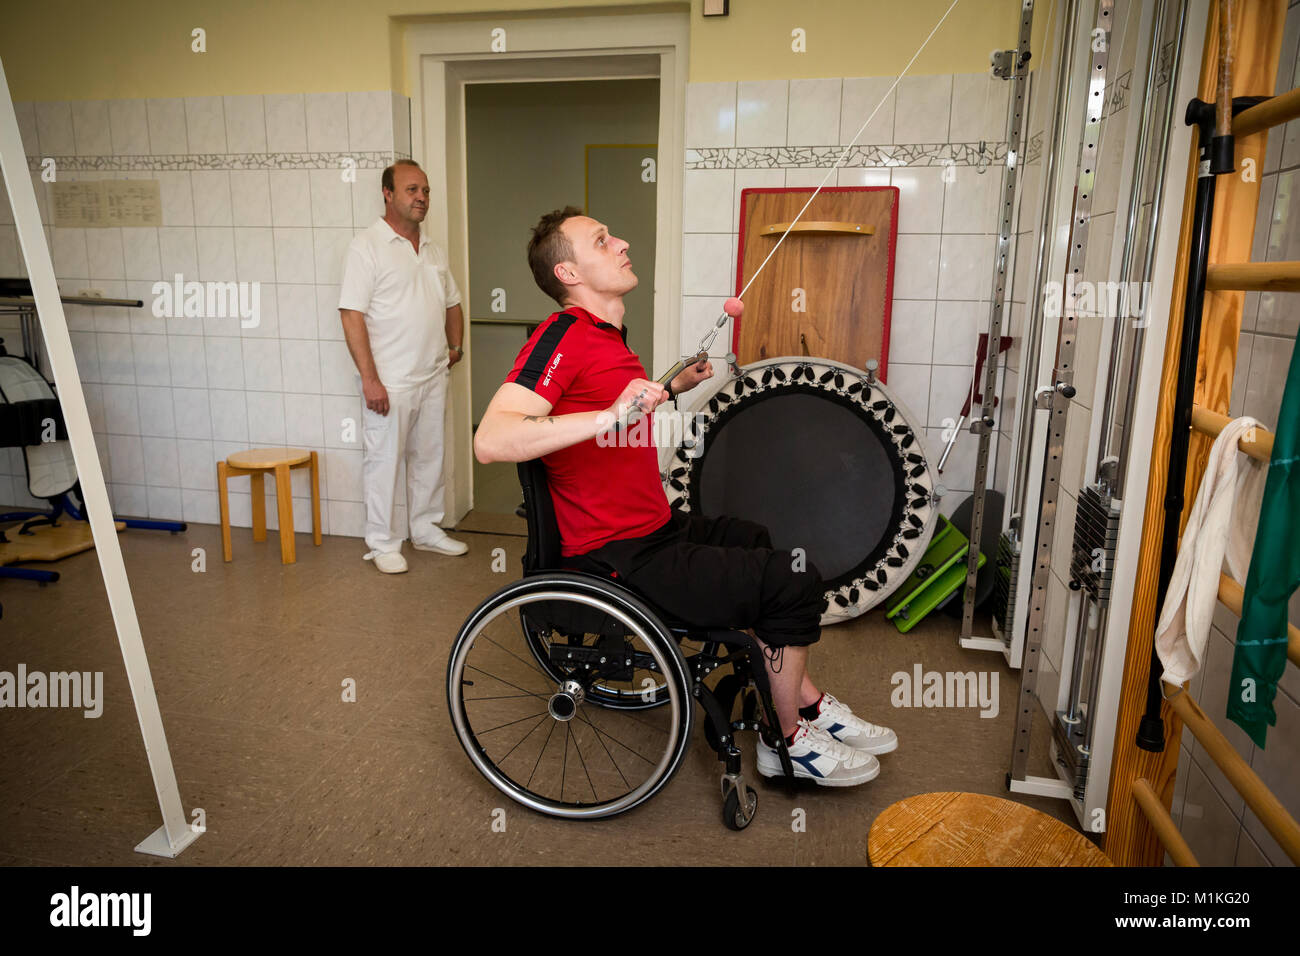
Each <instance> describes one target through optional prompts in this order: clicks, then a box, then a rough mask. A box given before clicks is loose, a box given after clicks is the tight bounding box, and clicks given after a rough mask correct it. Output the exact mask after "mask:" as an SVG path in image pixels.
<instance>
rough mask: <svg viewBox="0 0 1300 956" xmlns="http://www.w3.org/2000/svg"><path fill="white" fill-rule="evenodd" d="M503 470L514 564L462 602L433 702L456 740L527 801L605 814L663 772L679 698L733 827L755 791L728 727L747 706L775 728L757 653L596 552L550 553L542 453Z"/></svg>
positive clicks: (554, 545) (552, 539)
mask: <svg viewBox="0 0 1300 956" xmlns="http://www.w3.org/2000/svg"><path fill="white" fill-rule="evenodd" d="M518 467H519V482H520V485H522V487H523V493H524V505H525V509H526V511H527V521H528V543H527V547H526V550H525V553H524V559H523V569H524V577H523V579H522V580H519V581H516V582H515V583H513V584H510V585H507V586H506V587H504V588H502V589H500V590H499V591H497V592H496V593H495V594H493V595H491V596H490V597H488V598H487V599H486V600H485V601H483V603H482V604H480V605H479V606H478V608H476V609H475V610H474V612H473V613H472V614H470V616H469V617H468V618H467V619H466V621H465V623H464V624H463V625H462V626H461V629H460V632H459V633H458V635H457V637H456V640H455V643H454V644H453V646H452V650H451V656H450V660H449V662H448V666H447V704H448V708H449V710H450V712H451V721H452V725H453V726H454V727H455V729H456V736H457V738H458V739H459V740H460V743H461V746H462V747H464V749H465V753H466V754H467V755H468V756H469V759H470V760H471V761H472V762H473V764H474V766H475V767H477V768H478V770H479V771H480V772H481V773H482V774H483V775H484V776H485V777H486V778H487V779H488V780H489V781H490V782H491V783H492V784H493V786H495V787H496V788H497V789H498V790H500V791H501V792H502V793H503V794H505V795H506V796H507V797H509V798H511V799H512V800H514V801H516V802H517V803H520V804H522V805H523V806H526V807H528V808H530V809H532V810H535V811H537V812H539V813H544V814H547V815H549V816H553V817H560V818H564V819H570V820H594V819H600V818H604V817H612V816H615V815H617V814H620V813H626V812H627V811H629V810H632V809H633V808H635V807H637V806H639V805H641V804H643V803H645V802H646V801H647V800H649V799H650V798H651V797H653V796H654V795H655V794H656V793H658V792H659V791H661V790H662V789H663V788H664V787H665V786H667V785H668V782H669V781H670V780H671V779H672V777H673V775H674V774H675V773H676V772H677V770H678V768H679V767H680V766H681V764H682V761H683V760H684V759H685V756H686V753H687V749H688V747H689V744H690V740H691V734H692V731H693V729H694V720H693V717H694V708H693V707H692V706H691V700H692V699H694V700H695V701H696V702H697V703H698V704H699V705H700V708H701V710H702V712H703V718H704V725H703V730H704V736H705V739H706V740H707V742H708V744H709V746H710V747H711V748H712V749H713V750H714V752H715V753H716V754H717V755H718V760H719V761H720V762H721V763H722V764H723V771H722V774H721V780H720V784H721V799H722V821H723V823H724V824H725V825H726V826H727V827H728V828H729V829H732V830H743V829H744V828H745V827H747V826H748V825H749V824H750V822H751V821H752V820H753V819H754V815H755V813H756V812H757V810H758V793H757V791H756V790H754V788H753V787H751V786H750V785H749V783H748V781H747V780H746V778H745V775H744V772H743V769H742V761H741V753H740V749H739V747H737V745H736V733H737V732H738V731H742V730H753V731H756V730H758V729H759V715H760V714H761V715H762V719H763V720H765V721H766V722H767V724H768V725H769V726H771V727H779V726H780V722H779V721H778V719H777V716H776V709H775V707H774V706H773V703H772V695H771V688H770V686H769V683H768V674H767V670H766V668H765V667H764V666H763V656H762V652H761V650H760V649H759V647H758V646H757V645H756V644H755V642H754V641H753V639H752V638H751V637H750V636H749V635H748V634H746V633H745V632H744V631H740V630H727V629H717V628H699V627H693V626H691V625H690V624H688V623H686V622H681V621H675V620H673V619H671V618H670V617H668V616H666V615H664V614H663V613H662V612H660V611H659V610H657V609H655V608H654V607H653V606H651V604H650V603H649V602H648V601H646V600H645V598H644V597H642V596H641V595H639V594H637V593H636V591H635V590H633V589H632V588H630V587H628V586H626V585H624V584H622V583H619V582H618V581H616V580H614V579H613V577H612V576H611V573H612V569H610V568H608V567H606V566H604V565H601V564H598V563H597V562H594V561H590V560H589V559H583V558H576V559H562V558H561V556H560V535H559V529H558V527H557V525H556V521H555V512H554V509H553V504H552V500H551V495H550V491H549V489H548V487H547V480H546V470H545V466H544V465H543V464H542V463H541V461H527V462H521V463H520V464H519V466H518ZM724 671H725V673H721V674H720V676H717V675H718V672H724ZM707 680H713V681H714V683H713V685H712V686H710V685H709V683H707V682H706V681H707ZM737 711H738V713H737ZM778 740H779V742H778V744H777V746H778V753H779V757H780V761H781V768H782V770H783V772H784V777H785V781H786V784H787V786H790V787H793V784H794V771H793V768H792V766H791V763H790V755H789V752H788V750H787V749H786V745H785V741H784V740H780V739H779V735H778Z"/></svg>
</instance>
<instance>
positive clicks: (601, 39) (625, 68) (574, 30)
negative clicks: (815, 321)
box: [400, 10, 690, 534]
mask: <svg viewBox="0 0 1300 956" xmlns="http://www.w3.org/2000/svg"><path fill="white" fill-rule="evenodd" d="M400 25H401V27H402V30H403V33H404V42H403V49H404V53H405V56H404V61H405V64H406V87H407V89H409V90H410V92H411V114H410V122H411V153H412V158H413V159H415V160H416V161H418V162H419V163H420V165H421V166H422V167H423V168H424V170H425V172H426V173H427V174H428V177H429V185H430V187H431V189H432V196H431V201H430V209H429V215H428V217H427V219H426V220H425V231H426V233H427V234H428V235H429V237H430V238H431V239H435V240H437V241H440V242H442V243H444V245H445V247H446V249H447V253H448V257H449V260H450V265H451V269H452V271H453V274H454V275H455V276H456V278H457V282H458V283H459V284H460V285H461V289H462V293H463V295H462V306H463V311H464V313H465V316H466V318H467V320H469V319H472V318H479V317H486V318H491V317H493V315H494V313H493V312H492V311H491V300H490V299H489V300H488V301H487V302H481V301H480V300H479V298H478V294H477V293H476V292H475V290H474V289H473V288H472V281H471V279H470V275H471V272H470V262H469V245H470V243H469V208H468V201H467V197H468V193H469V176H468V161H467V148H466V127H465V106H466V101H467V96H468V95H470V90H471V88H472V87H473V86H474V85H476V84H507V83H541V82H545V83H554V82H571V81H596V82H614V81H622V80H653V81H656V82H657V89H658V95H659V104H658V113H657V124H658V128H657V131H656V135H653V136H648V137H644V138H638V139H635V140H633V139H627V142H633V143H657V144H658V145H657V148H656V153H655V155H656V163H655V166H656V169H655V180H656V182H655V184H654V204H655V229H654V240H653V246H654V250H655V254H654V267H653V272H652V273H647V272H645V271H642V270H641V269H638V275H639V277H640V280H641V286H642V288H643V289H644V290H645V293H646V294H650V295H651V297H652V302H651V303H647V304H646V306H645V307H647V308H652V310H653V316H654V317H653V321H652V322H648V323H647V324H648V326H649V334H650V337H651V342H652V348H651V349H650V350H649V352H648V353H647V352H639V353H638V354H640V355H641V359H642V363H643V364H644V365H645V366H646V368H647V370H648V371H649V370H651V369H661V368H665V367H667V366H668V365H671V364H672V363H673V362H674V361H676V360H677V359H678V358H679V357H680V354H681V348H682V345H681V331H680V328H681V307H682V302H681V275H682V179H683V170H684V169H685V164H686V150H685V145H684V138H685V137H684V133H685V111H686V74H687V57H686V51H687V47H688V42H689V32H690V18H689V13H688V11H686V10H674V11H656V12H639V13H626V14H624V13H621V12H620V13H617V14H612V13H609V12H603V13H600V14H574V13H572V12H567V11H566V12H564V13H556V14H545V15H536V16H531V15H530V16H521V17H517V18H512V17H510V16H508V15H503V16H499V17H492V18H491V19H490V20H488V19H479V18H476V17H464V16H463V15H456V16H435V17H420V18H412V19H410V20H406V21H404V22H401V23H400ZM497 41H500V45H501V46H502V49H500V50H494V49H493V47H494V45H496V44H497ZM620 138H623V137H620ZM596 142H597V143H609V142H610V139H609V138H602V139H600V140H597V141H596ZM584 145H585V144H584ZM580 198H581V197H580V196H579V200H580ZM593 203H594V200H593ZM576 204H577V203H575V205H576ZM552 208H553V207H552ZM593 211H595V208H594V205H593ZM530 215H533V214H532V212H531V211H530ZM534 222H536V217H535V215H534V216H533V219H532V221H531V222H529V223H528V225H529V226H531V225H532V224H533V223H534ZM527 235H528V234H527V232H526V231H525V233H524V234H523V236H522V237H520V238H519V239H518V240H517V242H518V245H516V246H515V248H516V249H517V250H518V256H519V260H518V261H519V262H520V263H524V251H523V250H524V247H525V246H526V244H527ZM643 241H644V240H643ZM529 286H531V280H530V282H529ZM525 288H526V289H527V288H528V287H527V286H526V287H525ZM533 288H535V287H533ZM537 295H539V296H540V295H541V293H540V292H538V293H537ZM545 301H546V300H545V299H544V298H543V299H542V302H545ZM507 305H508V306H509V307H511V308H512V309H513V305H511V303H510V301H509V293H507ZM544 309H545V311H542V312H541V313H540V314H539V315H537V316H530V317H534V318H536V319H544V318H545V317H546V315H548V314H550V312H551V311H553V309H552V308H551V307H550V306H544ZM484 328H486V327H485V326H480V325H476V324H471V323H469V322H468V321H467V328H466V332H467V336H466V338H467V340H468V341H469V344H468V345H467V346H466V356H465V360H464V361H463V362H461V363H458V366H457V368H456V369H453V370H452V376H451V381H450V383H449V388H448V397H447V404H448V409H447V440H448V441H447V450H446V473H447V484H448V498H447V523H448V525H450V524H451V523H452V522H456V523H457V527H460V522H461V521H462V520H463V519H464V518H465V516H466V515H467V514H468V513H469V511H470V509H471V507H472V505H473V503H474V498H475V494H476V491H475V488H474V477H475V476H474V465H475V464H476V462H475V459H474V455H473V423H474V421H475V420H476V418H475V416H474V411H475V409H474V403H473V401H472V398H473V396H474V394H475V393H476V391H477V390H476V389H475V388H473V387H472V386H473V384H474V383H475V382H476V381H482V380H483V378H485V376H478V377H477V378H476V377H475V374H474V368H475V363H476V360H477V359H478V354H477V353H478V346H477V345H476V344H475V336H476V335H478V334H479V330H481V329H484ZM522 331H523V330H522V329H521V330H520V332H519V333H518V334H522ZM494 333H495V334H497V338H498V339H500V338H502V334H501V331H500V330H499V329H496V330H489V331H485V332H482V336H483V341H486V342H488V352H489V353H490V352H491V351H492V344H491V339H488V338H487V336H490V335H493V334H494ZM508 334H509V335H515V334H516V333H508ZM630 334H631V327H630V326H629V336H630ZM515 341H516V342H518V345H519V346H522V344H523V341H524V340H523V339H521V338H517V339H515ZM500 347H501V346H500V345H498V348H500ZM514 354H518V346H517V347H516V348H515V350H514ZM503 375H504V373H503ZM497 384H499V381H498V383H497ZM489 397H490V396H489ZM515 504H518V497H517V496H516V497H515ZM484 517H485V518H486V519H487V520H486V521H485V522H483V524H484V525H486V526H485V527H483V528H479V527H478V526H477V525H475V526H474V527H473V528H469V527H467V528H466V530H493V529H495V530H498V531H506V532H508V533H512V532H515V531H518V533H521V534H522V533H523V523H522V520H521V519H519V518H517V517H515V515H514V514H513V512H512V513H511V514H509V515H501V516H497V517H496V518H495V520H494V518H493V516H491V515H485V516H484ZM507 521H508V522H513V523H514V524H512V525H508V526H503V524H504V523H505V522H507Z"/></svg>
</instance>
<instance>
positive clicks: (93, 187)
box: [52, 179, 163, 229]
mask: <svg viewBox="0 0 1300 956" xmlns="http://www.w3.org/2000/svg"><path fill="white" fill-rule="evenodd" d="M52 185H53V186H54V193H53V195H54V225H56V226H64V227H72V228H83V229H95V228H108V227H111V226H161V225H162V224H163V223H162V192H161V188H160V185H159V182H158V180H156V179H106V180H100V181H98V182H79V183H58V182H56V183H53V184H52Z"/></svg>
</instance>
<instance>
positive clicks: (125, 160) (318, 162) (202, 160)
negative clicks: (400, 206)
mask: <svg viewBox="0 0 1300 956" xmlns="http://www.w3.org/2000/svg"><path fill="white" fill-rule="evenodd" d="M404 158H409V157H407V156H406V154H404V153H396V152H393V151H392V150H369V151H367V150H358V151H356V152H333V153H177V154H171V155H160V156H28V157H27V168H28V169H29V170H31V171H32V172H40V171H41V163H43V162H44V161H45V160H46V159H53V160H54V163H55V165H56V167H57V168H58V169H60V170H62V171H64V172H86V173H92V172H182V171H187V170H221V169H236V170H251V169H340V168H342V166H343V162H344V160H352V161H353V162H355V163H356V164H357V168H358V169H383V168H384V167H386V166H388V165H389V164H390V163H392V162H393V160H394V159H404Z"/></svg>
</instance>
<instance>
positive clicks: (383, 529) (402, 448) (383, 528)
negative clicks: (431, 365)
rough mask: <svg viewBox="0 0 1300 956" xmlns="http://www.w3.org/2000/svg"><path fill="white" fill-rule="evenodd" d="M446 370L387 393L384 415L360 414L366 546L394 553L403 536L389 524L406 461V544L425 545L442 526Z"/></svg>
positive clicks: (373, 549)
mask: <svg viewBox="0 0 1300 956" xmlns="http://www.w3.org/2000/svg"><path fill="white" fill-rule="evenodd" d="M447 371H448V370H447V368H446V367H445V366H444V367H443V368H442V369H441V370H440V371H438V372H437V373H436V374H435V375H434V377H433V378H432V379H431V380H430V381H428V382H426V383H425V384H424V385H421V386H419V387H417V388H410V389H393V388H390V389H389V390H388V414H387V415H380V414H379V413H378V412H373V411H371V410H370V409H369V408H366V409H365V410H364V411H363V412H362V420H363V427H362V448H363V453H362V465H361V480H362V488H363V492H364V494H365V499H366V545H367V547H369V548H370V550H372V551H400V550H402V541H403V540H405V538H406V535H405V534H404V533H402V532H400V531H399V530H398V529H397V528H396V527H395V524H396V522H395V521H394V512H395V511H396V508H395V507H394V505H395V504H396V497H397V476H398V471H399V468H398V466H399V465H400V463H401V462H402V461H405V462H406V513H407V517H408V521H407V524H408V525H409V527H410V533H411V540H412V541H416V542H428V541H430V539H431V538H432V537H433V533H432V530H433V528H435V527H437V526H438V525H440V524H441V523H442V519H443V507H444V502H443V499H444V492H445V490H446V489H445V483H444V481H443V475H442V459H443V415H444V412H445V409H446V404H447Z"/></svg>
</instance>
